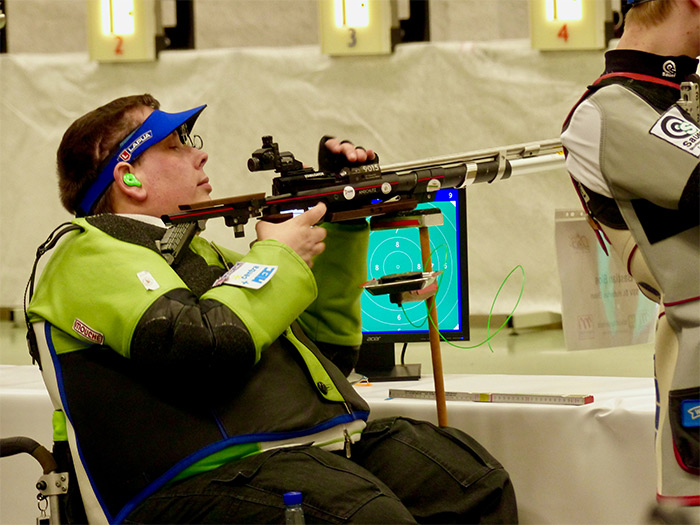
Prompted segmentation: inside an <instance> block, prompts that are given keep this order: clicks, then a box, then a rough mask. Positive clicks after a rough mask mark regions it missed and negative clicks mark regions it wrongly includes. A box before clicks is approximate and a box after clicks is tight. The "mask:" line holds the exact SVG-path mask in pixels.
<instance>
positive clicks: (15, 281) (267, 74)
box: [0, 40, 603, 314]
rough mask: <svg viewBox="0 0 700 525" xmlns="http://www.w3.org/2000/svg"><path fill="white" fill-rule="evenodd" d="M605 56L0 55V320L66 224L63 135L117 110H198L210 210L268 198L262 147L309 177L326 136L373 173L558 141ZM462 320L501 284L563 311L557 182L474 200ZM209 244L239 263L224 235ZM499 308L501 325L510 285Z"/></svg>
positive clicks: (510, 187)
mask: <svg viewBox="0 0 700 525" xmlns="http://www.w3.org/2000/svg"><path fill="white" fill-rule="evenodd" d="M602 64H603V53H602V52H568V53H541V52H538V51H533V50H531V49H530V46H529V42H528V41H526V40H513V41H492V42H482V43H469V42H464V43H460V42H456V43H453V42H446V43H432V44H405V45H401V46H399V47H398V48H397V50H396V52H395V53H394V54H393V55H390V56H379V57H352V58H330V57H327V56H324V55H322V54H321V53H320V50H319V48H318V47H317V46H301V47H283V48H272V47H266V48H254V47H248V48H230V49H210V50H197V51H171V52H163V53H162V54H161V56H160V58H159V60H158V61H157V62H153V63H143V64H116V65H115V64H111V65H110V64H97V63H94V62H90V61H89V59H88V56H87V53H70V54H52V55H45V54H35V55H31V54H7V55H3V56H0V93H1V97H0V174H1V175H0V217H1V219H0V220H1V222H0V254H1V258H2V259H1V261H2V262H1V266H0V307H14V306H16V305H20V304H21V303H22V294H23V291H24V287H25V285H26V281H27V278H28V275H29V272H30V269H31V265H32V262H33V260H34V253H35V250H36V247H37V246H38V245H39V244H40V243H41V242H42V241H43V240H44V239H45V238H46V236H47V235H48V233H49V232H50V231H51V230H52V229H53V228H54V227H55V226H56V225H58V224H59V223H60V222H63V221H66V220H69V219H70V216H69V215H68V214H67V212H65V211H64V210H63V209H62V208H61V206H60V204H59V202H58V196H57V185H56V177H55V152H56V148H57V146H58V143H59V141H60V139H61V136H62V134H63V132H64V131H65V129H66V128H67V127H68V125H69V124H70V123H71V122H72V121H73V120H74V119H76V118H77V117H79V116H81V115H83V114H84V113H86V112H87V111H89V110H92V109H94V108H95V107H97V106H99V105H101V104H103V103H105V102H107V101H109V100H111V99H113V98H116V97H119V96H123V95H126V94H134V93H140V92H149V93H151V94H153V95H154V96H156V98H158V99H159V100H160V101H161V103H162V106H163V109H165V110H166V111H181V110H184V109H188V108H191V107H194V106H196V105H199V104H202V103H206V104H208V105H209V107H208V109H207V110H206V111H205V112H204V113H203V115H202V117H200V119H199V121H198V123H197V127H196V132H197V133H198V134H200V135H201V136H202V137H203V139H204V149H205V150H206V151H207V152H208V153H209V154H210V159H209V163H208V165H207V170H206V171H207V173H208V175H209V177H210V178H211V180H212V183H213V186H214V192H213V194H212V196H213V197H214V198H222V197H228V196H233V195H240V194H245V193H251V192H256V191H257V192H267V193H269V190H270V180H271V178H272V175H273V174H272V173H257V174H251V173H249V172H248V171H247V169H246V160H247V159H248V157H249V155H250V153H251V152H252V151H253V150H254V149H256V148H258V147H259V145H260V137H261V136H262V135H266V134H271V135H273V136H274V138H275V140H276V141H277V142H278V143H279V144H280V148H281V149H282V150H288V151H292V152H293V153H294V154H295V155H296V157H297V158H299V159H301V160H304V161H305V162H306V163H308V164H312V165H315V164H316V148H317V143H318V140H319V138H320V137H321V136H322V135H324V134H331V135H336V136H339V137H343V138H349V139H352V140H353V141H354V142H355V143H356V144H360V145H364V146H367V147H372V148H374V149H375V150H377V151H378V152H379V154H380V157H381V161H382V164H392V163H396V162H403V161H408V160H414V159H421V158H426V157H435V156H440V155H449V154H453V153H460V152H468V151H472V150H477V149H483V148H490V147H496V146H499V145H507V144H515V143H521V142H530V141H536V140H541V139H550V138H555V137H558V135H559V131H560V127H561V123H562V121H563V119H564V118H565V116H566V114H567V112H568V110H569V109H570V107H571V106H572V105H573V104H574V103H575V102H576V100H577V99H578V97H579V96H580V95H581V93H582V92H583V90H584V89H585V86H586V84H587V82H589V81H590V80H591V79H592V78H595V76H596V75H597V74H599V72H600V71H601V69H602ZM468 206H469V209H468V226H469V258H470V268H469V273H470V275H469V281H470V286H471V293H470V295H471V310H472V313H475V314H485V313H488V312H489V309H490V307H491V303H492V301H493V298H494V296H495V294H496V292H497V290H498V287H499V286H500V284H501V282H502V281H503V279H504V278H505V277H506V275H508V273H509V272H510V271H511V270H512V269H513V268H514V267H515V266H516V265H518V264H522V265H523V267H524V269H525V274H526V284H525V292H524V296H523V299H522V302H521V303H520V306H519V308H518V312H521V313H528V312H540V311H560V308H561V290H560V285H559V278H558V273H557V266H556V251H555V244H554V210H555V209H558V208H572V207H577V206H578V200H577V198H576V196H575V195H574V193H573V190H572V188H571V183H570V182H569V179H568V176H567V174H566V172H565V170H564V169H560V170H556V171H551V172H547V173H542V174H540V175H530V176H524V177H519V178H518V177H514V178H512V179H510V180H508V181H504V182H500V183H496V184H492V185H485V184H484V185H478V186H474V187H472V188H471V189H470V190H469V193H468ZM208 234H209V236H210V237H212V238H213V239H215V240H217V241H219V242H223V243H227V244H228V245H232V246H233V247H234V248H235V249H238V250H239V251H244V250H246V248H247V245H248V243H249V242H250V241H251V240H252V238H253V237H252V235H253V234H254V229H253V228H252V226H250V227H248V228H247V238H246V239H243V240H236V241H234V240H233V236H232V232H231V231H230V230H228V229H227V228H225V227H224V225H223V221H220V220H219V221H218V222H217V223H216V224H214V223H213V221H210V225H209V227H208ZM513 281H514V282H512V283H509V285H507V286H506V287H505V288H504V290H503V292H502V294H501V297H500V298H499V300H498V303H497V304H496V307H495V309H494V312H495V313H509V312H510V310H511V309H512V307H513V305H514V304H515V302H516V300H517V298H518V294H519V292H520V282H519V273H516V274H514V278H513Z"/></svg>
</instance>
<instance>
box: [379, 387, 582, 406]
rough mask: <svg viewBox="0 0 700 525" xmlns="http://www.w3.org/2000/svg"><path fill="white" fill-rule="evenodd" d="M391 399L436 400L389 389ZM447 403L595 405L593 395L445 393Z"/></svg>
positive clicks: (430, 395) (417, 392)
mask: <svg viewBox="0 0 700 525" xmlns="http://www.w3.org/2000/svg"><path fill="white" fill-rule="evenodd" d="M389 397H390V398H406V399H428V400H434V399H435V392H434V391H431V390H404V389H400V388H390V389H389ZM445 399H446V400H447V401H475V402H478V403H525V404H533V405H536V404H540V405H569V406H580V405H588V404H590V403H593V396H592V395H577V394H568V395H556V394H494V393H486V392H445Z"/></svg>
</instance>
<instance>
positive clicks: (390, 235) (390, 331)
mask: <svg viewBox="0 0 700 525" xmlns="http://www.w3.org/2000/svg"><path fill="white" fill-rule="evenodd" d="M423 208H438V209H439V210H440V211H441V212H442V216H443V224H442V225H441V226H431V227H430V228H429V230H428V231H429V236H430V251H431V254H432V256H431V258H432V264H433V271H438V270H440V271H442V272H443V273H442V274H441V275H440V276H439V277H438V286H439V288H438V292H437V294H436V296H435V301H436V304H437V313H438V324H439V330H440V333H441V334H442V335H443V336H444V337H445V338H446V339H449V340H463V339H468V338H469V301H468V297H469V294H468V282H467V281H468V279H467V229H466V192H465V191H464V190H456V189H452V188H450V189H442V190H439V191H437V192H436V195H435V200H434V202H426V203H422V204H420V205H418V209H423ZM415 271H424V269H423V267H422V262H421V248H420V239H419V229H418V228H417V227H413V228H398V229H390V230H375V231H372V232H371V233H370V240H369V251H368V256H367V276H368V279H375V278H380V277H383V276H386V275H391V274H396V273H405V272H415ZM361 304H362V331H363V334H364V340H365V342H373V343H376V342H391V341H395V342H400V341H425V340H428V331H429V324H428V323H429V322H430V321H429V320H428V318H427V308H426V303H425V301H417V302H404V303H403V307H402V306H400V305H397V304H394V303H392V302H391V301H390V300H389V295H388V294H385V295H372V294H370V293H369V292H367V291H366V290H365V291H364V292H363V293H362V302H361Z"/></svg>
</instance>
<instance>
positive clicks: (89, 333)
mask: <svg viewBox="0 0 700 525" xmlns="http://www.w3.org/2000/svg"><path fill="white" fill-rule="evenodd" d="M73 331H74V332H76V333H77V334H79V335H81V336H83V337H84V338H85V339H87V340H88V341H92V342H93V343H97V344H98V345H101V344H102V343H104V341H105V336H104V335H102V334H101V333H100V332H98V331H97V330H93V329H92V328H90V327H89V326H88V325H86V324H85V323H83V322H82V321H81V320H80V319H75V321H73Z"/></svg>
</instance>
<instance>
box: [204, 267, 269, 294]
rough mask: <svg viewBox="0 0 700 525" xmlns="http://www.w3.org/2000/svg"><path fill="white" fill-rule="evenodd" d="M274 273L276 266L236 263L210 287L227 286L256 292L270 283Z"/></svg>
mask: <svg viewBox="0 0 700 525" xmlns="http://www.w3.org/2000/svg"><path fill="white" fill-rule="evenodd" d="M276 271H277V266H273V265H267V264H256V263H250V262H237V263H236V264H234V265H233V267H232V268H231V269H230V270H229V271H227V272H226V273H225V274H223V275H222V276H221V277H219V278H218V279H217V280H216V281H214V284H213V285H212V286H221V285H222V284H229V285H231V286H241V287H243V288H252V289H253V290H257V289H258V288H262V287H263V286H265V285H266V284H267V283H268V282H270V279H272V276H273V275H275V272H276Z"/></svg>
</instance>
